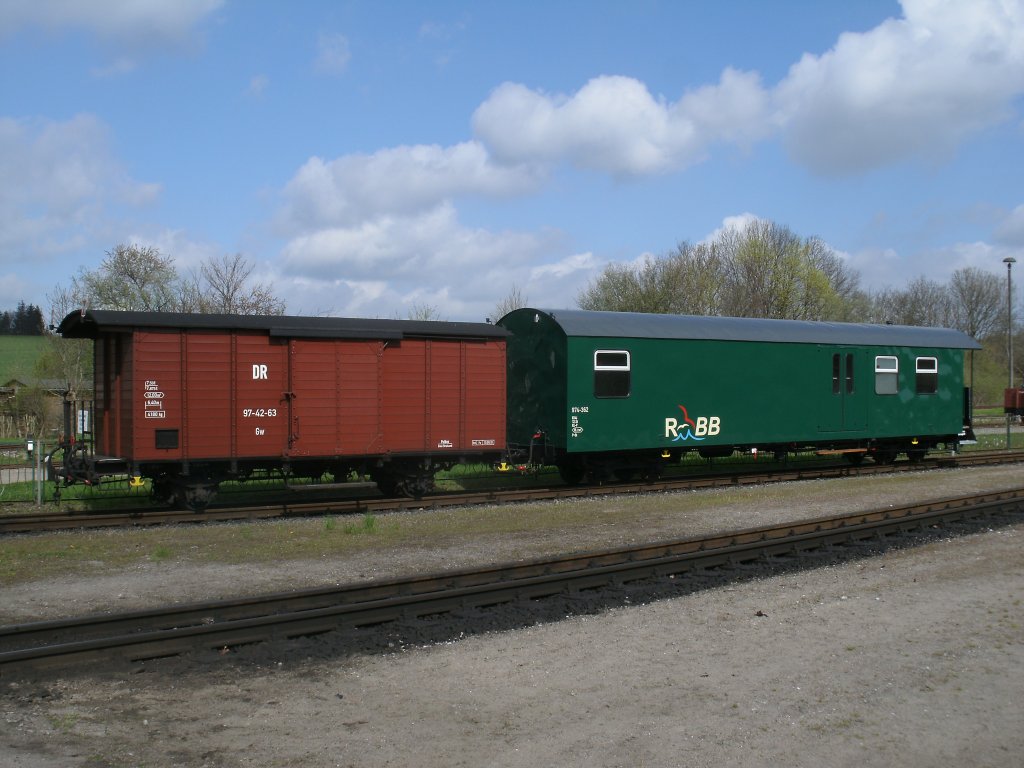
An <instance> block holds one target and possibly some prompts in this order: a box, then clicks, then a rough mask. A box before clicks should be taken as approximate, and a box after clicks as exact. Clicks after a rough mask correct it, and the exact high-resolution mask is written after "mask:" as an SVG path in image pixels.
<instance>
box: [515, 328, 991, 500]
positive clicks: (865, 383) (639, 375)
mask: <svg viewBox="0 0 1024 768" xmlns="http://www.w3.org/2000/svg"><path fill="white" fill-rule="evenodd" d="M499 325H501V326H503V327H504V328H506V329H507V330H509V331H510V332H511V334H512V336H511V337H510V338H509V340H508V377H507V392H508V422H509V430H508V444H509V446H510V447H512V446H514V447H517V448H518V449H519V451H520V454H521V457H522V459H523V460H524V461H529V462H533V463H538V464H539V463H544V464H557V465H558V467H559V469H560V470H561V472H562V475H563V477H564V478H565V479H566V480H567V481H569V482H578V481H580V480H581V479H583V477H585V476H590V477H591V478H594V479H598V478H602V477H605V476H608V475H616V476H618V477H623V478H624V477H627V476H630V475H632V474H634V473H636V472H640V473H643V474H645V475H648V476H650V475H654V474H657V472H658V471H660V468H661V467H663V466H664V465H665V463H667V462H670V461H673V460H678V458H679V457H680V456H681V455H682V454H683V453H684V452H686V451H691V450H698V451H700V453H701V454H702V455H704V456H716V455H728V454H731V453H732V452H733V451H735V450H750V449H755V448H756V449H757V450H759V451H767V452H771V453H774V454H776V455H780V454H784V453H788V452H794V451H804V450H819V451H832V452H836V453H842V454H844V455H846V456H847V458H848V459H849V460H850V461H852V462H858V461H860V460H861V459H863V457H864V456H871V457H873V458H874V459H875V460H876V461H879V462H890V461H892V460H894V459H895V458H896V456H897V455H898V454H899V453H907V455H908V456H909V457H910V458H911V459H919V458H921V457H923V456H924V453H925V451H927V450H928V449H930V448H935V447H938V446H940V445H943V446H946V447H948V448H951V449H954V450H955V449H956V447H957V446H958V445H959V442H960V441H961V440H963V439H965V438H967V437H971V435H970V427H969V424H970V419H969V406H968V403H969V398H968V397H967V391H966V389H965V386H964V351H965V350H972V349H980V345H978V343H977V342H975V341H974V340H973V339H971V338H970V337H969V336H967V335H965V334H963V333H961V332H959V331H954V330H949V329H944V328H919V327H909V326H892V325H858V324H852V323H824V322H805V321H795V320H761V319H749V318H733V317H692V316H677V315H649V314H637V313H624V312H586V311H579V310H538V309H529V308H524V309H517V310H515V311H513V312H510V313H509V314H508V315H506V316H505V317H504V318H502V319H501V320H500V321H499Z"/></svg>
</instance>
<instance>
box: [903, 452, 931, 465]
mask: <svg viewBox="0 0 1024 768" xmlns="http://www.w3.org/2000/svg"><path fill="white" fill-rule="evenodd" d="M926 453H928V451H927V450H926V449H924V448H914V449H913V450H910V451H907V458H908V459H910V463H911V464H920V463H921V462H922V461H924V457H925V454H926Z"/></svg>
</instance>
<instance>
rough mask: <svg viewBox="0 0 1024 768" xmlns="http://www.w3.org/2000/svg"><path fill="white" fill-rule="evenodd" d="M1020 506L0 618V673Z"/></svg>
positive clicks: (606, 578) (948, 509)
mask: <svg viewBox="0 0 1024 768" xmlns="http://www.w3.org/2000/svg"><path fill="white" fill-rule="evenodd" d="M1021 512H1024V488H1020V489H1016V490H1012V491H1003V492H998V493H987V494H980V495H977V496H968V497H958V498H955V499H945V500H940V501H931V502H926V503H922V504H915V505H911V506H907V507H901V508H885V509H880V510H876V511H870V512H858V513H854V514H849V515H837V516H828V517H820V518H815V519H811V520H802V521H796V522H790V523H784V524H781V525H773V526H769V527H765V528H751V529H744V530H739V531H732V532H726V533H718V534H715V535H712V536H708V537H698V538H690V539H683V540H678V541H669V542H658V543H654V544H647V545H643V546H638V547H630V548H625V549H618V550H610V551H598V552H585V553H579V554H573V555H569V556H566V557H560V558H542V559H536V560H532V561H528V562H524V563H508V564H499V565H494V566H489V567H486V568H482V569H466V570H458V571H452V572H446V573H440V574H432V575H427V576H419V577H414V578H408V579H388V580H377V581H372V582H367V583H361V584H351V585H344V586H340V587H327V588H319V589H310V590H301V591H296V592H288V593H279V594H274V595H267V596H256V597H245V598H241V599H237V600H217V601H210V602H204V603H195V604H190V605H182V606H173V607H170V608H166V609H157V610H147V611H133V612H129V613H121V614H103V615H94V616H86V617H81V618H76V619H61V620H53V621H40V622H31V623H23V624H14V625H8V626H2V627H0V675H11V674H17V673H22V672H24V671H25V670H35V669H43V668H47V667H64V668H67V667H74V666H78V667H80V666H82V665H84V664H87V663H89V662H90V661H99V660H102V661H105V662H109V661H110V660H111V659H120V660H123V661H127V662H135V661H144V660H147V659H153V658H159V657H164V656H171V655H178V654H182V653H186V652H189V651H195V650H216V649H228V648H232V647H236V646H241V645H246V644H250V643H257V642H262V641H266V640H270V639H274V638H285V639H288V638H294V637H299V636H308V635H316V634H320V633H324V632H329V631H332V630H338V629H345V628H347V629H355V628H360V627H365V626H368V625H375V624H382V623H386V622H394V621H404V620H414V619H417V618H420V617H423V616H430V615H434V614H443V613H447V612H451V611H459V610H463V609H466V608H479V607H483V606H490V605H497V604H503V603H508V602H513V601H517V600H523V599H537V598H542V597H546V596H551V595H555V594H565V593H569V594H575V593H579V592H580V591H583V590H589V589H598V588H601V587H605V586H608V585H610V584H620V583H628V582H630V581H636V580H641V579H647V578H651V577H666V576H669V575H678V574H682V573H685V572H687V571H690V570H704V569H707V568H713V567H715V566H720V565H723V564H741V563H747V562H751V561H755V560H758V559H762V558H770V557H777V556H780V555H794V554H799V553H801V552H804V551H806V550H811V549H818V548H821V547H825V546H829V545H835V544H841V543H844V542H849V541H857V540H862V539H867V538H872V537H882V536H885V535H888V534H890V533H893V532H897V531H906V530H910V529H919V528H921V527H922V526H931V525H937V524H940V523H946V522H948V521H950V520H953V519H961V518H964V517H971V516H978V515H990V514H1007V513H1012V514H1015V515H1016V514H1020V513H1021Z"/></svg>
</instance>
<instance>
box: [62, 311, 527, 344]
mask: <svg viewBox="0 0 1024 768" xmlns="http://www.w3.org/2000/svg"><path fill="white" fill-rule="evenodd" d="M142 328H180V329H194V330H200V329H202V330H207V329H209V330H224V331H231V330H246V331H266V332H267V333H269V335H271V336H279V337H283V338H325V339H386V340H391V339H403V338H465V339H493V338H503V337H505V336H507V335H508V331H506V330H505V329H504V328H500V327H498V326H494V325H490V324H488V323H449V322H438V321H433V320H429V321H428V320H374V319H365V318H352V317H298V316H290V315H207V314H185V313H179V312H123V311H118V310H105V309H96V310H92V309H90V310H75V311H74V312H71V313H70V314H68V316H67V317H65V318H64V319H63V320H62V321H61V323H60V325H59V326H58V327H57V332H58V333H60V334H61V335H62V336H64V337H65V338H70V339H95V338H97V337H98V336H99V335H100V334H101V333H107V332H118V331H126V330H132V329H142Z"/></svg>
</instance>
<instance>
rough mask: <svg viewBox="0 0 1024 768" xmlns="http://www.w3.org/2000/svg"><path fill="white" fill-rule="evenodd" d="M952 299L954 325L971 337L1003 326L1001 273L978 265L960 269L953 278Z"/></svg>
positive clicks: (978, 336)
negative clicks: (995, 272) (993, 272)
mask: <svg viewBox="0 0 1024 768" xmlns="http://www.w3.org/2000/svg"><path fill="white" fill-rule="evenodd" d="M949 299H950V310H951V318H950V319H951V322H952V325H953V327H955V328H958V329H959V330H961V331H963V332H964V333H966V334H967V335H968V336H971V337H973V338H975V339H980V338H984V337H986V336H989V335H991V334H992V333H993V332H995V331H996V330H999V329H1000V324H1001V323H1002V321H1003V319H1004V318H1005V311H1004V309H1005V307H1004V302H1003V282H1002V280H1000V279H999V277H998V276H997V275H993V274H991V273H989V272H985V271H983V270H980V269H977V268H976V267H965V268H964V269H958V270H957V271H956V272H954V273H953V277H952V278H951V279H950V281H949Z"/></svg>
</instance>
